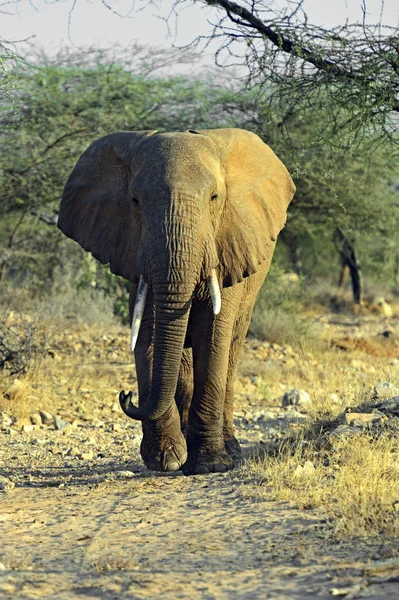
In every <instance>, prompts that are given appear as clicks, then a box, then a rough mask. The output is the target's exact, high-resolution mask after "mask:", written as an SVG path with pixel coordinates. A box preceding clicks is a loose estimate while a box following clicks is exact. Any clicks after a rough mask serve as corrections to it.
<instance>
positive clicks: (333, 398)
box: [328, 393, 342, 404]
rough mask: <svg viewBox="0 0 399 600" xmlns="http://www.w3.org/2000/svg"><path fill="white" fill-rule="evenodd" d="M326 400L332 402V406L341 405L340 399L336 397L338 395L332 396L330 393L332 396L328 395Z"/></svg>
mask: <svg viewBox="0 0 399 600" xmlns="http://www.w3.org/2000/svg"><path fill="white" fill-rule="evenodd" d="M328 398H329V399H330V400H331V402H332V403H333V404H341V402H342V400H341V398H340V397H339V396H338V394H334V393H332V394H330V395H329V396H328Z"/></svg>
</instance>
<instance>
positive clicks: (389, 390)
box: [373, 381, 399, 400]
mask: <svg viewBox="0 0 399 600" xmlns="http://www.w3.org/2000/svg"><path fill="white" fill-rule="evenodd" d="M398 395H399V390H398V388H397V387H395V386H394V385H392V383H389V381H379V382H378V383H376V384H375V386H374V389H373V399H374V400H384V399H385V398H389V397H391V398H392V396H398Z"/></svg>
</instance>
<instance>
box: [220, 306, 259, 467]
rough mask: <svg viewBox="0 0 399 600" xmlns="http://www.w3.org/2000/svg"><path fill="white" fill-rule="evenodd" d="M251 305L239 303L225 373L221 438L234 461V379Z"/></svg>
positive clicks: (237, 452)
mask: <svg viewBox="0 0 399 600" xmlns="http://www.w3.org/2000/svg"><path fill="white" fill-rule="evenodd" d="M253 305H254V302H252V304H251V305H250V306H248V303H247V302H246V301H244V302H242V303H241V305H240V308H239V310H238V316H237V318H236V322H235V325H234V332H233V336H232V340H231V345H230V352H229V368H228V373H227V385H226V397H225V401H224V420H223V439H224V445H225V448H226V451H227V453H228V454H229V456H231V458H232V459H233V461H234V462H235V463H236V462H239V461H240V460H241V448H240V444H239V441H238V440H237V438H236V437H235V435H234V426H233V412H234V380H235V376H236V371H237V363H238V358H239V355H240V350H241V347H242V345H243V342H244V339H245V336H246V335H247V331H248V328H249V324H250V322H251V316H252V310H253Z"/></svg>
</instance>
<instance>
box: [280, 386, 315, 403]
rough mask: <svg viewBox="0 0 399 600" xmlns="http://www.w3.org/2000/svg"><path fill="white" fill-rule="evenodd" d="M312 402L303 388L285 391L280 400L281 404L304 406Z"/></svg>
mask: <svg viewBox="0 0 399 600" xmlns="http://www.w3.org/2000/svg"><path fill="white" fill-rule="evenodd" d="M311 403H312V400H311V398H310V396H309V394H308V393H307V392H305V390H298V389H295V388H294V389H292V390H288V392H285V394H284V395H283V397H282V400H281V406H283V407H287V406H306V405H309V404H311Z"/></svg>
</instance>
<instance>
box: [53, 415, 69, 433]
mask: <svg viewBox="0 0 399 600" xmlns="http://www.w3.org/2000/svg"><path fill="white" fill-rule="evenodd" d="M54 424H55V428H56V429H57V430H58V431H60V430H61V429H65V427H68V425H69V423H67V422H66V421H64V419H62V418H61V417H60V415H55V417H54Z"/></svg>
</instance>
